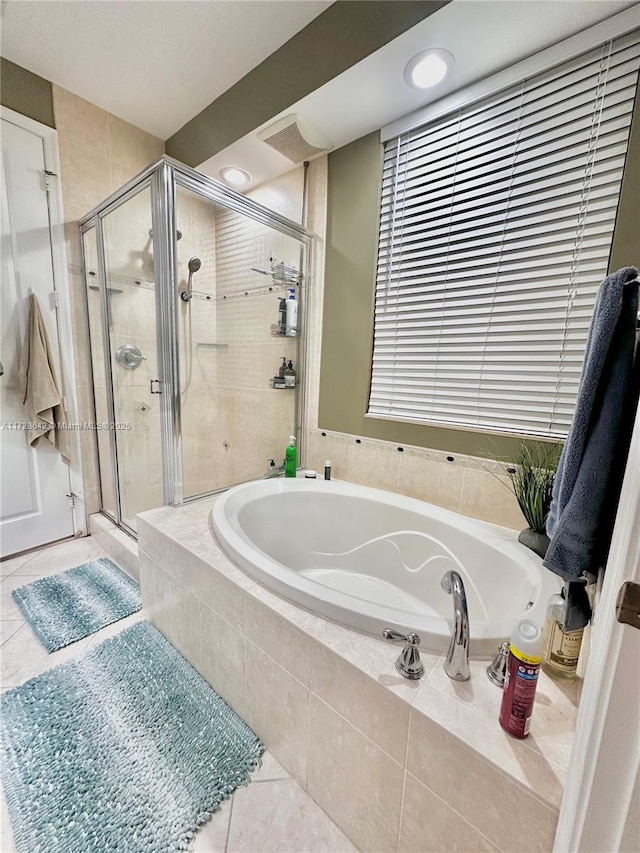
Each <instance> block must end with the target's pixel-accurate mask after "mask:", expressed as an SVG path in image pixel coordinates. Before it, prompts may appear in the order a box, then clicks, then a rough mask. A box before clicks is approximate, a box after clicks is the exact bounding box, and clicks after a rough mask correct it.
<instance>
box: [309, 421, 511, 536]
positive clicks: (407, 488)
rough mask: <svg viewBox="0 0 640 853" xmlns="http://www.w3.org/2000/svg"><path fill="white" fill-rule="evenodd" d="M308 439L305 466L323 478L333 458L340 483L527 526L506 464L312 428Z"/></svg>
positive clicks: (500, 522)
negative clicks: (383, 491)
mask: <svg viewBox="0 0 640 853" xmlns="http://www.w3.org/2000/svg"><path fill="white" fill-rule="evenodd" d="M305 437H306V442H305V445H304V447H303V453H304V466H305V468H311V469H314V470H316V471H318V472H319V473H320V474H322V472H323V471H324V463H325V460H326V459H330V460H331V466H332V476H334V477H337V478H339V479H341V480H348V481H349V482H351V483H358V484H360V485H362V486H372V487H373V488H376V489H386V490H387V491H389V492H397V493H398V494H401V495H406V496H407V497H410V498H418V500H421V501H427V502H428V503H433V504H436V505H437V506H441V507H444V508H445V509H451V510H453V511H454V512H459V513H461V514H462V515H468V516H470V517H471V518H479V519H480V520H482V521H488V522H489V523H491V524H498V525H500V526H501V527H508V528H511V529H513V530H516V531H520V530H522V529H523V528H524V527H527V523H526V521H525V519H524V516H523V515H522V513H521V511H520V507H519V506H518V502H517V500H516V498H515V495H514V494H513V491H512V490H511V488H510V486H509V479H508V477H507V475H506V470H505V469H506V468H507V465H506V464H505V463H502V462H497V461H495V460H492V459H482V458H480V457H477V456H465V455H462V454H455V455H452V454H449V453H445V452H443V451H440V450H432V449H429V448H426V447H416V446H413V445H398V444H395V443H394V442H391V441H379V440H377V439H371V438H360V437H359V436H355V435H349V434H347V433H341V432H331V431H330V430H321V429H316V428H311V427H310V428H308V429H306V430H305ZM400 447H401V448H402V449H401V450H400V449H399V448H400Z"/></svg>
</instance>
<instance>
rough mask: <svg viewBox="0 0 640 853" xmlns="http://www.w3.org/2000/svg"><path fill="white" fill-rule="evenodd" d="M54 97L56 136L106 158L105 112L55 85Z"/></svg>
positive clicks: (107, 128)
mask: <svg viewBox="0 0 640 853" xmlns="http://www.w3.org/2000/svg"><path fill="white" fill-rule="evenodd" d="M54 97H55V114H56V128H57V131H58V136H59V138H60V139H61V140H65V141H66V142H73V143H74V145H78V146H80V147H81V148H86V149H87V150H88V151H92V152H93V153H94V154H97V155H99V156H100V157H106V158H107V159H110V153H109V114H108V113H107V112H106V111H105V110H103V109H101V108H100V107H98V106H96V105H95V104H92V103H91V102H90V101H85V100H84V98H79V97H78V96H77V95H74V94H73V93H72V92H68V91H67V90H66V89H62V88H61V87H59V86H55V87H54ZM65 203H66V202H65ZM85 213H86V211H85Z"/></svg>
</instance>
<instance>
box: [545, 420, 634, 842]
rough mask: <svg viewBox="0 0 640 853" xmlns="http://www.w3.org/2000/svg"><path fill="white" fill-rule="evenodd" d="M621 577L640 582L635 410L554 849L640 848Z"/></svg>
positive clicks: (630, 657) (630, 637)
mask: <svg viewBox="0 0 640 853" xmlns="http://www.w3.org/2000/svg"><path fill="white" fill-rule="evenodd" d="M625 582H632V583H636V584H640V409H639V410H638V416H637V417H636V424H635V432H634V436H633V440H632V443H631V450H630V453H629V460H628V463H627V469H626V473H625V480H624V484H623V487H622V494H621V497H620V506H619V509H618V516H617V518H616V525H615V530H614V534H613V540H612V543H611V552H610V555H609V560H608V562H607V569H606V572H605V580H604V584H603V588H602V596H601V598H600V601H599V603H598V606H597V608H596V611H595V621H594V625H593V633H592V637H591V651H590V654H589V662H588V664H587V670H586V673H585V681H584V688H583V691H582V695H581V697H580V707H579V709H578V719H577V723H576V733H575V739H574V745H573V750H572V753H571V761H570V764H569V773H568V778H567V785H566V788H565V795H564V799H563V802H562V809H561V811H560V819H559V822H558V832H557V835H556V841H555V846H554V850H555V851H556V853H567V851H570V853H637V852H638V851H639V850H640V628H634V627H632V626H631V625H630V624H623V623H620V622H619V621H617V619H616V600H617V597H618V593H619V591H620V588H621V586H622V585H623V584H624V583H625ZM636 607H637V605H636ZM635 612H636V613H637V609H636V611H635Z"/></svg>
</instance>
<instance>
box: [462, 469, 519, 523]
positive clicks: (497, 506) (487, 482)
mask: <svg viewBox="0 0 640 853" xmlns="http://www.w3.org/2000/svg"><path fill="white" fill-rule="evenodd" d="M508 483H509V480H508V478H507V477H504V476H503V477H497V476H495V475H494V474H492V473H490V472H489V471H482V470H473V469H469V468H467V469H465V472H464V483H463V487H462V507H461V511H462V512H463V513H464V515H471V516H473V517H474V518H481V519H483V520H484V521H492V522H494V523H495V524H501V525H502V526H504V527H512V528H513V529H514V530H522V528H523V527H526V526H527V524H526V522H525V520H524V517H523V515H522V512H521V511H520V507H519V506H518V503H517V501H516V499H515V497H514V494H513V492H512V491H511V489H510V487H509V485H508Z"/></svg>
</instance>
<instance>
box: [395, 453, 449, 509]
mask: <svg viewBox="0 0 640 853" xmlns="http://www.w3.org/2000/svg"><path fill="white" fill-rule="evenodd" d="M463 479H464V471H463V469H462V468H460V467H455V466H453V465H451V464H450V463H449V462H438V461H437V460H435V459H425V458H424V457H423V456H422V455H421V454H420V453H417V452H415V451H410V452H407V451H404V452H403V453H402V454H401V456H400V466H399V473H398V491H399V492H402V494H405V495H408V496H409V497H411V498H418V500H421V501H429V502H431V503H435V504H437V505H438V506H443V507H445V508H446V509H452V510H454V512H460V505H461V502H462V483H463Z"/></svg>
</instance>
